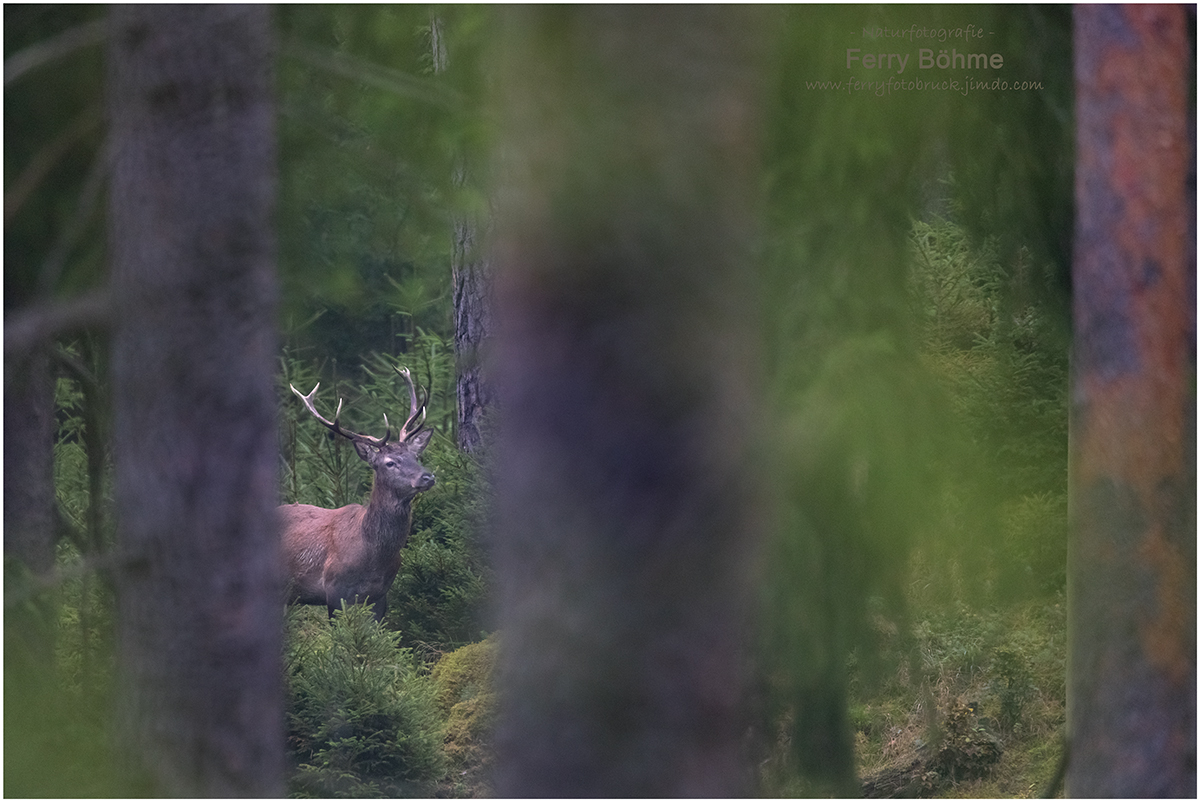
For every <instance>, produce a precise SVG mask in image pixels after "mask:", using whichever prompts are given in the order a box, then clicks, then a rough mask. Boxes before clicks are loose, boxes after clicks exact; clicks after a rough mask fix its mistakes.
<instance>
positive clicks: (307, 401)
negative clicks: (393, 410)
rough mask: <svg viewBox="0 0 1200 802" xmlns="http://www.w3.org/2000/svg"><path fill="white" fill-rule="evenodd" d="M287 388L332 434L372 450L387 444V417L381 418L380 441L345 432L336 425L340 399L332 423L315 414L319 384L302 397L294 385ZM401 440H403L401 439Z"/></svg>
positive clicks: (389, 432) (339, 410)
mask: <svg viewBox="0 0 1200 802" xmlns="http://www.w3.org/2000/svg"><path fill="white" fill-rule="evenodd" d="M288 386H289V387H291V388H292V392H293V393H295V394H296V395H298V396H299V397H300V400H301V401H303V402H304V406H306V407H308V411H309V412H311V413H312V415H313V417H314V418H316V419H317V420H319V421H320V422H321V423H323V424H325V425H326V426H328V427H329V429H330V430H331V431H332V432H333V433H334V434H340V435H341V436H342V437H345V438H347V439H349V440H353V441H355V442H358V443H365V444H367V445H369V446H373V447H374V448H383V446H384V444H385V443H387V441H388V438H389V437H391V436H392V430H391V427H390V426H388V422H387V415H384V416H383V425H384V427H385V429H384V435H383V438H382V439H380V438H378V437H371V436H370V435H368V434H358V433H357V432H351V431H347V430H345V429H343V428H342V427H341V425H340V424H339V423H338V417H339V416H341V414H342V399H340V398H339V399H338V405H337V412H334V413H333V420H332V421H328V420H326V419H325V418H324V416H322V415H321V413H320V412H317V408H316V406H314V405H313V399H314V398H316V396H317V390H318V389H320V387H321V383H320V382H317V386H316V387H314V388H313V389H312V392H311V393H309V394H308V395H304V394H303V393H301V392H300V391H299V390H297V389H296V387H295V385H291V384H289V385H288ZM401 439H403V437H402V438H401Z"/></svg>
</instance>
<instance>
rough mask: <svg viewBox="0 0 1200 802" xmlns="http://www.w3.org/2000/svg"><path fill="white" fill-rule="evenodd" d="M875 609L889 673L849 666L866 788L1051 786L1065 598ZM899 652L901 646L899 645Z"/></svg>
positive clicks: (946, 791)
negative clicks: (905, 617) (902, 622)
mask: <svg viewBox="0 0 1200 802" xmlns="http://www.w3.org/2000/svg"><path fill="white" fill-rule="evenodd" d="M909 620H910V622H911V624H910V626H909V627H908V628H909V629H910V630H911V634H910V635H909V636H907V637H905V636H904V635H903V634H902V633H901V632H899V630H898V627H897V625H896V623H895V622H893V621H889V620H888V619H887V618H886V617H884V616H882V615H881V616H877V618H876V622H875V625H876V629H877V630H878V631H879V633H880V634H881V635H882V636H883V640H884V642H885V651H891V653H892V654H891V657H892V658H893V659H892V660H891V661H890V664H891V665H899V668H898V669H896V670H895V671H894V672H892V673H891V674H890V675H887V676H884V677H881V678H877V679H876V680H875V681H874V682H866V681H864V680H863V679H862V678H861V677H860V674H861V673H864V672H858V671H855V672H854V679H853V680H852V699H851V722H852V724H853V726H854V730H855V745H856V751H857V757H858V763H859V776H860V777H861V778H862V780H863V788H862V791H863V795H864V796H868V797H877V798H881V797H901V796H903V797H924V798H962V797H969V798H1033V797H1042V796H1044V795H1045V794H1046V793H1047V791H1050V793H1051V794H1052V795H1058V796H1060V795H1061V792H1062V789H1061V787H1059V788H1054V789H1051V788H1050V787H1049V786H1050V785H1051V783H1052V781H1053V780H1054V779H1055V775H1056V773H1057V770H1058V768H1059V763H1060V761H1061V757H1062V743H1063V741H1062V739H1063V732H1064V727H1065V722H1066V603H1065V599H1064V597H1063V595H1062V594H1061V592H1060V593H1057V594H1054V595H1052V596H1049V597H1046V598H1043V599H1041V600H1038V601H1033V602H1026V603H1023V604H1010V605H1007V606H996V607H991V608H988V609H972V608H970V607H968V606H966V605H963V604H958V605H951V606H949V607H948V608H943V609H940V610H938V609H926V610H924V611H918V610H914V611H913V612H912V613H910V618H909ZM905 652H906V653H907V654H905Z"/></svg>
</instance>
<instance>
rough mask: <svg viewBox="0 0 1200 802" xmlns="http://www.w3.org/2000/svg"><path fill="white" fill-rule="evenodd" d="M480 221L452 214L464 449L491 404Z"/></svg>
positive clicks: (463, 164)
mask: <svg viewBox="0 0 1200 802" xmlns="http://www.w3.org/2000/svg"><path fill="white" fill-rule="evenodd" d="M443 25H444V23H443V22H442V20H441V19H439V18H438V17H437V16H436V15H435V16H434V17H433V19H432V20H431V23H430V29H431V31H432V34H433V35H432V37H431V38H432V40H433V65H434V71H435V72H438V73H441V72H444V71H445V70H446V66H447V57H448V54H447V52H446V37H445V34H444V29H443ZM453 180H454V186H455V188H456V189H462V188H463V187H465V186H466V185H467V182H468V180H469V178H468V170H467V158H466V155H465V154H461V153H460V154H457V155H456V164H455V168H454V176H453ZM479 225H480V221H479V220H478V219H474V218H473V217H471V216H469V215H468V214H465V213H462V212H460V213H459V214H456V215H455V216H454V220H453V226H454V241H453V243H452V247H451V253H450V269H451V272H452V274H453V275H452V281H453V284H454V362H455V375H456V378H457V383H456V388H457V391H456V401H457V404H456V408H457V410H458V419H457V421H456V425H457V427H458V447H459V448H461V449H462V450H463V451H466V452H468V453H473V452H475V451H478V450H479V448H480V446H481V445H482V444H483V435H482V433H481V432H480V425H481V424H482V422H483V420H484V418H485V416H486V415H487V414H488V412H489V411H490V410H491V409H492V407H493V405H494V403H495V394H494V391H493V389H492V385H491V382H489V381H487V379H486V377H485V376H484V374H483V366H482V361H483V360H482V354H483V348H484V346H485V344H486V343H487V342H488V340H489V339H490V337H491V334H492V315H491V307H492V299H491V287H492V266H491V262H490V260H489V259H488V256H487V254H486V252H485V251H484V248H483V246H482V243H481V242H480V241H479V239H480V238H479V236H478V234H479Z"/></svg>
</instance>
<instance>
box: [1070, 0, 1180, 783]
mask: <svg viewBox="0 0 1200 802" xmlns="http://www.w3.org/2000/svg"><path fill="white" fill-rule="evenodd" d="M1190 24H1192V25H1194V20H1192V21H1191V23H1190ZM1188 25H1189V21H1188V20H1186V19H1185V11H1184V9H1183V7H1182V6H1132V5H1128V6H1077V7H1076V8H1075V80H1076V125H1077V127H1078V128H1077V167H1076V176H1075V187H1076V189H1075V192H1076V203H1077V221H1076V229H1075V233H1076V243H1075V266H1074V289H1075V298H1074V326H1075V351H1074V365H1073V374H1074V375H1073V379H1072V381H1073V388H1072V394H1071V398H1072V409H1071V415H1072V420H1071V429H1072V432H1071V477H1070V479H1071V505H1072V509H1071V517H1072V522H1071V542H1070V557H1069V562H1070V567H1069V580H1068V582H1069V596H1070V649H1071V652H1070V667H1069V681H1068V710H1067V719H1068V730H1069V737H1070V763H1069V765H1068V769H1067V777H1066V781H1067V790H1068V792H1069V793H1070V794H1071V795H1073V796H1084V797H1096V796H1100V797H1129V796H1151V797H1194V796H1195V795H1196V740H1195V738H1196V663H1195V657H1196V641H1195V634H1196V597H1195V590H1196V518H1195V495H1194V493H1195V487H1196V475H1195V466H1196V453H1195V437H1196V433H1195V428H1194V422H1195V414H1196V410H1195V395H1194V393H1195V375H1196V374H1195V369H1196V363H1195V350H1194V342H1195V318H1194V309H1195V306H1194V305H1195V301H1196V284H1195V270H1196V263H1195V255H1196V252H1195V247H1196V244H1195V231H1194V229H1193V228H1192V222H1193V221H1194V218H1195V213H1196V209H1195V192H1196V184H1195V152H1194V149H1193V143H1194V141H1195V139H1194V138H1195V122H1194V120H1195V117H1194V115H1195V106H1194V105H1192V104H1193V103H1194V95H1193V98H1191V99H1190V98H1189V86H1190V81H1189V75H1190V73H1191V71H1192V70H1193V69H1194V67H1193V65H1194V60H1193V58H1194V57H1193V54H1192V53H1190V52H1189V37H1188V30H1187V28H1188ZM1193 91H1194V88H1193Z"/></svg>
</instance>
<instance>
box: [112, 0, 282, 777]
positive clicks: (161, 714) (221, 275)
mask: <svg viewBox="0 0 1200 802" xmlns="http://www.w3.org/2000/svg"><path fill="white" fill-rule="evenodd" d="M112 14H113V20H112V22H113V33H112V38H111V45H110V52H109V71H110V72H109V103H110V108H109V111H110V115H111V122H112V138H113V145H114V149H115V154H114V158H115V163H114V167H113V175H112V183H111V197H110V215H111V217H110V230H109V243H110V248H111V257H112V269H113V279H112V280H113V287H114V295H115V297H116V298H117V302H116V303H117V304H118V315H117V320H118V324H117V328H116V332H115V336H114V343H113V382H114V383H113V394H114V408H115V419H114V457H115V461H116V469H117V485H116V494H117V512H118V516H119V534H118V537H119V555H120V566H119V570H118V575H117V595H118V611H117V612H118V623H117V628H118V657H119V670H120V710H119V719H120V720H119V726H120V729H121V736H120V742H121V744H122V745H123V747H124V748H125V749H127V750H128V753H129V756H130V758H131V760H132V763H133V766H134V769H135V770H140V771H142V772H145V775H146V776H147V778H148V781H149V785H148V787H147V789H146V790H148V791H149V792H150V793H151V794H152V795H153V794H175V795H185V796H242V795H254V796H281V795H282V792H283V712H282V686H281V683H282V676H281V670H282V669H281V654H280V649H281V616H282V613H283V603H282V599H283V595H282V586H281V581H280V564H279V562H280V561H279V554H278V534H277V531H276V511H275V505H276V492H277V488H276V461H277V457H276V453H277V445H276V434H275V432H276V429H275V405H276V401H275V396H274V393H273V389H272V380H271V377H272V372H273V370H274V364H273V358H274V354H275V337H274V313H275V306H276V286H275V279H274V261H275V251H276V245H275V240H274V233H273V229H272V214H273V206H274V194H275V145H274V138H275V131H274V106H273V91H274V88H273V83H272V70H271V60H272V31H271V19H270V11H269V9H268V8H266V7H262V6H251V7H238V6H140V5H138V6H114V7H113V11H112Z"/></svg>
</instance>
